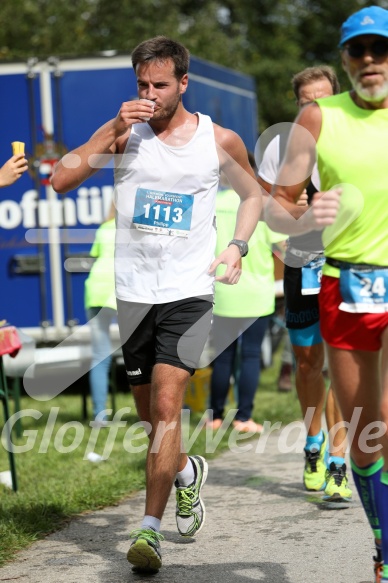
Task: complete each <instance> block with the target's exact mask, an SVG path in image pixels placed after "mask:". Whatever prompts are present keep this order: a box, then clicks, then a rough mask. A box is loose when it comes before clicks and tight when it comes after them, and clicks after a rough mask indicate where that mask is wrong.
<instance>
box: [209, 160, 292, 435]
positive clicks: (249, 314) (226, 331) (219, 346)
mask: <svg viewBox="0 0 388 583" xmlns="http://www.w3.org/2000/svg"><path fill="white" fill-rule="evenodd" d="M249 158H250V163H251V166H252V168H255V159H254V156H253V154H249ZM221 186H222V188H220V190H219V192H218V194H217V200H216V217H217V245H216V253H217V252H218V251H217V250H221V249H223V248H224V247H225V245H227V244H228V241H230V239H231V237H232V235H233V229H234V222H235V219H236V213H237V209H238V204H239V198H238V196H237V195H236V192H235V191H234V190H233V189H232V188H231V187H230V185H229V182H228V181H227V180H226V178H225V177H224V176H223V175H222V174H221ZM284 239H285V236H284V235H279V234H278V233H273V232H272V231H271V230H270V229H269V228H268V227H267V225H266V224H265V223H264V222H259V223H258V225H257V227H256V229H255V231H254V234H253V235H252V238H251V243H250V251H249V254H248V255H247V256H246V257H244V258H243V259H242V275H241V277H240V282H239V285H238V286H236V287H233V288H232V287H230V286H223V285H222V284H220V283H219V282H216V284H215V293H214V308H213V314H214V317H213V325H212V329H211V338H212V344H213V349H214V350H215V354H216V358H215V360H214V362H213V371H212V377H211V385H210V410H209V411H210V417H209V419H208V421H207V424H206V425H207V426H208V427H212V428H213V429H215V430H216V429H218V428H219V427H220V426H221V424H222V420H223V414H224V406H225V402H226V398H227V395H228V391H229V383H230V378H231V376H232V374H233V373H236V370H237V372H238V381H237V391H236V393H237V412H236V416H235V419H234V421H233V425H234V427H235V428H236V429H237V430H238V431H243V432H252V433H260V432H261V431H262V429H263V426H262V425H261V424H260V423H256V422H255V421H254V420H253V419H252V410H253V401H254V397H255V393H256V390H257V387H258V384H259V379H260V366H261V345H262V342H263V338H264V335H265V332H266V330H267V328H268V324H269V320H270V316H271V314H273V312H274V310H275V281H274V261H273V256H272V244H273V243H275V242H278V241H281V240H284ZM235 380H236V379H235Z"/></svg>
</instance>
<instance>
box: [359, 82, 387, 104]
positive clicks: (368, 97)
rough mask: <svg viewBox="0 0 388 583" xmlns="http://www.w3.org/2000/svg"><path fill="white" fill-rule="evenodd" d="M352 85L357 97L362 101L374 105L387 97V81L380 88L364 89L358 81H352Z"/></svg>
mask: <svg viewBox="0 0 388 583" xmlns="http://www.w3.org/2000/svg"><path fill="white" fill-rule="evenodd" d="M352 85H353V89H354V90H355V92H356V93H357V95H358V96H359V97H360V98H361V99H363V100H364V101H368V102H370V103H376V102H379V101H383V100H384V99H385V98H386V97H388V81H385V82H384V83H383V85H381V86H380V87H375V86H370V87H364V86H363V85H362V84H361V83H360V81H352Z"/></svg>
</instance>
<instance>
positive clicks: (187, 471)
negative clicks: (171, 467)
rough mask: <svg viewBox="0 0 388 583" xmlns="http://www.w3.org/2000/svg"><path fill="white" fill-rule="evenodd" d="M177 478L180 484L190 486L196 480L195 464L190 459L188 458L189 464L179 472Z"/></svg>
mask: <svg viewBox="0 0 388 583" xmlns="http://www.w3.org/2000/svg"><path fill="white" fill-rule="evenodd" d="M176 479H177V480H178V482H179V485H180V486H184V487H186V486H190V484H192V483H193V482H194V479H195V473H194V466H193V464H192V462H191V460H190V458H187V464H186V465H185V467H184V468H183V470H182V471H181V472H178V473H177V475H176Z"/></svg>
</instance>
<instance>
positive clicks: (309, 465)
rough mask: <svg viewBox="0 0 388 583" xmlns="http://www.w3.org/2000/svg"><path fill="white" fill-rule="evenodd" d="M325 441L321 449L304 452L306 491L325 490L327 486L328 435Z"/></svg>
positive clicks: (325, 434)
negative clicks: (326, 452)
mask: <svg viewBox="0 0 388 583" xmlns="http://www.w3.org/2000/svg"><path fill="white" fill-rule="evenodd" d="M324 436H325V439H324V440H323V443H322V445H321V449H318V450H313V451H309V450H307V449H305V450H304V453H305V456H306V457H305V466H304V472H303V483H304V486H305V488H306V490H314V491H316V492H318V491H319V490H324V488H325V486H326V464H325V450H326V444H327V433H324Z"/></svg>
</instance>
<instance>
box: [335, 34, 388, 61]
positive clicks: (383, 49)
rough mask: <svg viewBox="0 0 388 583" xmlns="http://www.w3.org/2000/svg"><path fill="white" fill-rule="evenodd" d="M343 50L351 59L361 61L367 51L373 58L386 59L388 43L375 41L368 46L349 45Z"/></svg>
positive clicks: (361, 44) (359, 44) (360, 44)
mask: <svg viewBox="0 0 388 583" xmlns="http://www.w3.org/2000/svg"><path fill="white" fill-rule="evenodd" d="M345 48H346V50H347V51H348V55H349V57H351V58H352V59H361V57H363V56H364V55H365V52H366V51H368V50H369V51H370V53H371V54H372V55H373V56H374V57H386V56H387V55H388V41H387V40H383V39H381V40H375V41H373V42H372V43H370V44H364V43H350V44H348V45H346V47H345Z"/></svg>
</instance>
